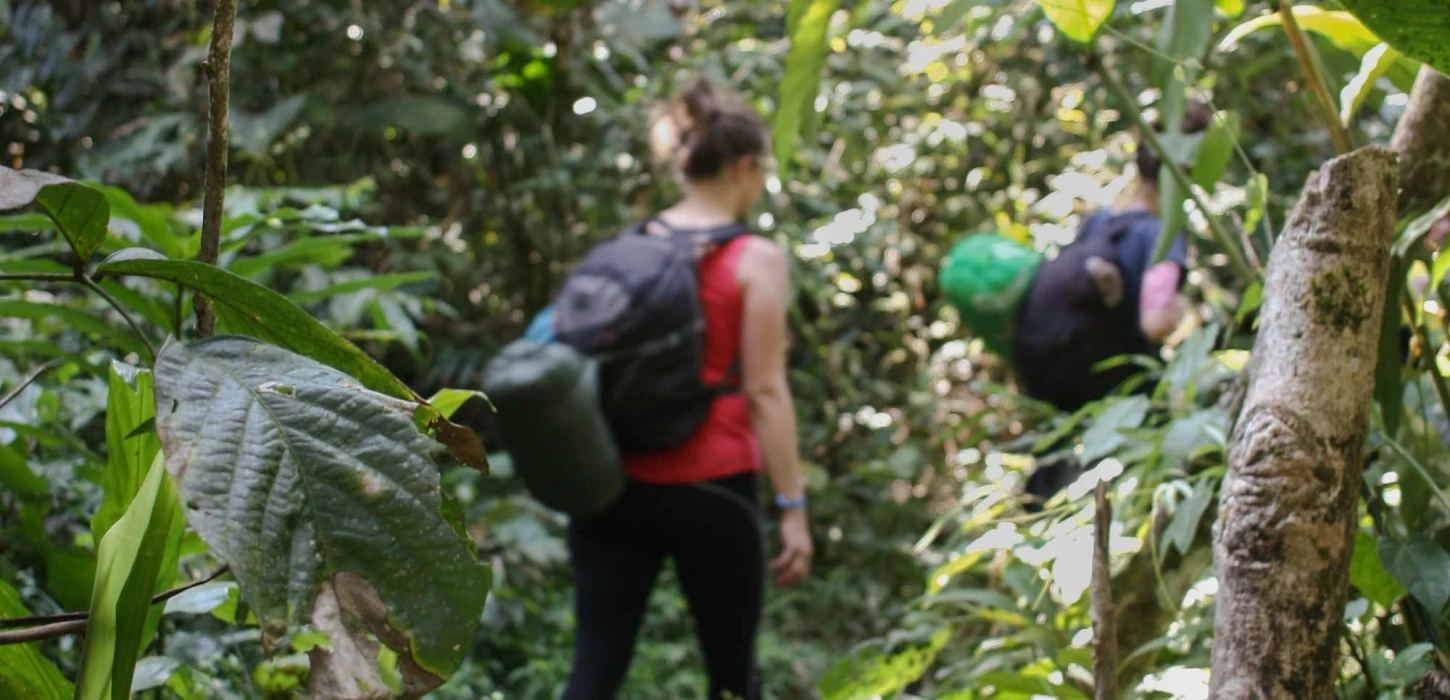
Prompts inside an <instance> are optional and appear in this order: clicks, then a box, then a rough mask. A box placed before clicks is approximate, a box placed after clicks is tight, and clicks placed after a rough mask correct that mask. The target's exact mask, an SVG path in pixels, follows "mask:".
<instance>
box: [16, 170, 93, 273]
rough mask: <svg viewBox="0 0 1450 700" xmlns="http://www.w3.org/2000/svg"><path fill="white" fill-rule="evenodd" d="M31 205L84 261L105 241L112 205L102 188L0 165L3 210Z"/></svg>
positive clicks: (36, 171) (56, 176)
mask: <svg viewBox="0 0 1450 700" xmlns="http://www.w3.org/2000/svg"><path fill="white" fill-rule="evenodd" d="M31 204H35V205H37V206H39V207H40V209H41V211H44V212H45V214H46V216H49V217H50V219H51V221H53V222H55V226H56V228H58V229H60V232H61V233H62V234H64V235H65V238H66V241H67V242H69V243H70V246H71V248H72V249H73V250H75V252H76V255H77V256H78V257H80V259H82V260H85V259H86V258H89V257H90V256H91V254H92V253H94V252H96V249H97V248H99V247H101V243H102V242H104V241H105V240H106V225H107V223H109V222H110V220H111V206H110V204H109V203H107V201H106V196H105V195H103V194H101V192H100V190H97V189H95V188H94V187H90V186H88V185H84V184H81V183H79V182H76V181H74V180H70V179H67V178H63V177H61V176H59V175H52V174H50V173H44V172H40V171H38V170H11V169H10V168H6V167H4V166H0V211H9V210H11V209H19V208H20V207H24V206H29V205H31Z"/></svg>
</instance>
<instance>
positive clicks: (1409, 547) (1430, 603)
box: [1379, 532, 1450, 615]
mask: <svg viewBox="0 0 1450 700" xmlns="http://www.w3.org/2000/svg"><path fill="white" fill-rule="evenodd" d="M1379 555H1380V560H1381V561H1383V562H1384V567H1385V570H1386V571H1389V572H1390V573H1391V574H1394V576H1395V578H1396V579H1398V580H1399V582H1400V583H1401V584H1403V585H1404V586H1405V589H1406V590H1408V591H1409V592H1410V595H1412V596H1414V597H1415V600H1417V601H1419V602H1420V604H1421V605H1424V606H1425V607H1426V608H1429V610H1430V612H1432V613H1435V614H1437V615H1438V614H1439V612H1440V611H1441V610H1443V609H1444V608H1445V602H1446V601H1450V554H1447V553H1446V552H1445V549H1444V548H1443V547H1441V546H1440V543H1439V542H1436V541H1435V540H1434V539H1432V538H1431V537H1430V536H1429V535H1426V534H1424V533H1422V532H1416V533H1415V534H1413V535H1411V536H1410V539H1409V541H1408V542H1400V541H1399V540H1396V539H1394V538H1392V537H1388V536H1385V537H1381V538H1380V541H1379Z"/></svg>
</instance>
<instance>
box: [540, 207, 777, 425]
mask: <svg viewBox="0 0 1450 700" xmlns="http://www.w3.org/2000/svg"><path fill="white" fill-rule="evenodd" d="M650 231H657V232H658V234H655V233H650ZM747 233H748V231H747V230H746V229H745V227H744V226H741V225H739V224H730V225H727V226H722V227H718V228H713V229H703V230H676V229H673V228H671V227H669V226H668V225H666V224H665V223H664V222H663V221H660V220H659V219H658V218H651V219H649V220H647V221H644V222H642V223H639V224H635V225H633V226H630V227H629V228H627V229H625V230H624V231H623V232H622V233H620V234H619V235H618V236H616V237H615V238H613V239H611V240H609V241H606V242H605V243H602V244H600V245H599V246H597V247H595V248H594V249H593V250H591V251H590V252H589V254H588V255H586V256H585V257H584V259H583V260H581V261H580V262H579V265H578V267H576V268H575V269H574V271H573V272H572V273H570V275H569V276H568V277H567V278H566V279H565V281H564V284H563V286H562V287H561V289H560V291H559V295H558V297H557V298H556V300H555V303H554V305H553V307H552V309H553V311H552V313H553V335H554V342H558V343H563V344H565V345H568V346H570V347H572V348H574V349H575V350H577V351H579V352H580V353H582V354H584V355H587V356H589V357H591V358H593V359H595V360H596V361H598V363H599V389H600V399H601V405H602V408H603V410H604V414H605V418H606V419H607V420H608V422H609V425H610V428H611V432H612V433H613V434H614V439H615V441H616V442H617V443H618V445H619V447H620V448H621V449H624V450H639V451H651V450H665V449H669V448H672V447H676V446H678V445H680V444H682V443H684V442H685V441H686V440H688V439H689V438H690V436H691V435H693V434H694V433H695V430H696V429H697V428H698V427H699V426H700V424H701V423H702V422H704V420H705V418H706V417H707V416H709V414H710V409H711V406H712V405H713V404H714V401H715V399H716V398H717V397H719V396H720V395H722V394H724V393H728V392H731V391H735V390H737V389H738V386H739V372H738V368H735V370H734V371H732V372H731V373H730V374H729V375H728V376H727V378H726V381H725V382H724V383H723V384H722V385H720V386H706V385H705V383H704V382H703V381H702V379H701V373H702V371H703V370H704V365H705V314H704V309H703V307H702V306H701V303H700V286H699V280H698V265H699V261H700V259H701V258H702V257H703V256H704V255H706V254H707V253H709V252H710V251H712V250H714V249H716V248H718V247H720V246H723V245H725V244H727V243H729V242H730V241H732V240H734V239H736V238H738V237H739V236H743V235H746V234H747Z"/></svg>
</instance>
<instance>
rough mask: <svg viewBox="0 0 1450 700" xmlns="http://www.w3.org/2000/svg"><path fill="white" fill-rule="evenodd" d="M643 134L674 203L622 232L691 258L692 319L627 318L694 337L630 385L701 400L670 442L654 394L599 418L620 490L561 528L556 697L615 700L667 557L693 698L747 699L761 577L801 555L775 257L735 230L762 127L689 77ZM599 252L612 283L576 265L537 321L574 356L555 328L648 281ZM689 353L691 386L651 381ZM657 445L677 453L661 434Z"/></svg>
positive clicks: (798, 479) (783, 285) (786, 578)
mask: <svg viewBox="0 0 1450 700" xmlns="http://www.w3.org/2000/svg"><path fill="white" fill-rule="evenodd" d="M655 135H656V137H657V138H658V139H659V140H661V142H662V143H663V145H664V147H665V150H666V151H667V152H668V153H669V154H670V156H671V157H672V160H674V161H675V162H676V163H677V164H678V165H679V167H680V168H681V170H682V171H683V174H684V177H685V180H686V194H685V196H684V199H682V200H681V201H680V202H679V203H677V204H675V205H674V206H672V207H670V208H668V209H666V210H664V211H662V212H660V213H659V214H658V215H656V216H654V217H652V218H650V219H649V220H648V221H647V222H646V223H645V224H644V226H643V227H642V229H639V230H634V231H631V232H626V233H625V234H623V236H640V237H646V236H658V237H660V239H657V240H664V241H671V242H673V243H676V244H679V245H680V246H681V247H682V249H683V250H685V251H686V252H683V253H680V255H685V256H689V255H691V254H694V255H695V256H698V257H697V258H689V257H687V258H685V259H687V260H695V259H697V263H695V269H694V272H695V282H696V283H697V285H698V286H697V289H698V300H697V301H698V306H696V307H694V309H693V310H691V309H675V310H664V311H661V312H660V315H661V318H660V319H654V318H650V319H642V322H644V323H646V324H653V325H654V327H657V328H658V327H668V326H667V325H665V324H667V323H669V319H666V318H664V317H665V316H669V317H672V318H675V320H679V319H680V318H697V317H702V318H703V323H704V327H703V341H700V340H699V338H700V329H698V328H695V329H693V330H694V335H682V334H681V333H678V332H677V333H674V334H667V335H664V336H661V337H665V338H670V339H672V340H671V342H670V343H663V344H659V343H657V344H659V345H660V349H659V350H658V354H657V355H656V356H655V358H653V359H648V361H649V362H655V363H656V364H654V365H645V366H646V367H648V369H644V370H640V371H639V372H638V373H637V374H639V375H645V374H652V373H653V376H649V377H647V378H644V379H641V378H639V377H636V378H635V381H636V382H639V381H647V382H653V383H655V384H656V385H661V383H668V382H672V381H677V380H678V381H685V382H686V383H689V382H693V384H691V386H698V385H700V384H703V385H704V388H705V390H706V391H707V392H710V393H709V396H708V398H707V399H706V400H705V401H704V402H703V403H698V404H692V405H700V406H702V407H703V410H702V411H700V416H699V418H698V419H697V420H698V422H690V423H687V424H684V426H685V427H684V428H683V429H678V425H680V421H682V420H695V419H690V418H689V417H688V416H685V415H683V414H686V413H689V409H690V406H688V405H685V406H682V405H676V403H678V394H679V393H680V392H679V391H660V392H657V393H658V394H659V395H660V397H662V398H665V399H668V400H666V401H665V402H663V403H661V402H659V401H656V402H655V403H656V404H657V405H647V406H631V405H625V406H620V407H617V408H614V409H612V410H613V413H612V414H611V424H612V426H611V427H612V428H613V430H614V436H615V439H616V441H618V443H619V446H620V453H621V457H622V464H623V471H624V475H625V477H626V479H625V484H624V487H623V492H622V493H621V494H620V495H619V497H618V498H617V499H616V500H614V501H613V502H612V503H611V504H609V505H608V506H607V507H606V508H604V509H603V510H602V511H601V512H599V513H597V514H592V515H587V516H578V515H576V516H574V517H572V518H571V520H570V524H569V532H568V544H569V552H570V557H571V560H572V563H573V570H574V579H575V587H576V591H577V593H576V601H575V615H576V617H577V620H578V629H577V631H576V632H575V642H574V668H573V672H572V675H571V676H570V678H569V683H568V687H567V688H566V690H565V691H564V696H563V697H564V700H608V699H610V698H614V697H615V695H616V694H617V693H618V691H619V687H620V684H621V683H622V681H623V680H624V677H625V674H626V671H627V670H628V668H629V663H630V659H631V657H632V656H633V654H634V645H635V637H636V635H637V633H638V632H639V628H640V624H641V622H642V620H643V617H644V612H645V607H646V603H647V602H648V600H649V597H650V592H651V591H652V590H653V588H654V585H655V579H656V577H657V576H658V574H659V572H660V568H661V567H662V565H663V564H664V561H665V559H667V558H668V559H670V560H671V561H673V562H674V567H675V572H676V574H677V575H678V577H679V580H680V585H681V586H682V587H683V589H684V594H685V598H686V599H687V600H688V601H689V606H690V612H691V614H692V615H693V616H694V619H695V628H696V632H697V634H698V636H699V639H700V646H701V649H702V651H703V654H704V659H705V665H706V670H707V671H708V673H709V678H710V691H709V693H710V694H709V698H710V700H720V699H721V698H725V697H731V698H741V699H743V700H754V699H755V698H758V697H759V692H760V691H759V679H758V678H757V675H756V668H755V643H756V633H757V628H758V627H759V624H760V618H761V611H762V603H763V598H764V582H765V576H766V569H767V566H768V567H769V568H771V569H773V570H774V571H775V572H776V577H775V582H776V583H777V584H778V585H783V586H789V585H793V584H795V583H798V582H799V581H801V579H803V578H804V577H805V576H806V574H807V573H808V572H809V571H810V566H811V555H812V547H811V540H810V534H809V531H808V530H807V525H806V502H805V491H804V479H803V478H802V474H801V471H800V469H799V464H798V455H797V453H796V449H797V437H796V418H795V409H794V407H793V404H792V399H791V394H790V389H789V387H788V386H787V384H786V306H787V303H788V300H789V297H790V279H789V269H788V259H787V257H786V253H785V251H784V250H782V249H781V248H780V247H779V246H777V245H775V244H774V243H772V242H771V241H769V240H767V239H765V238H762V237H759V236H755V235H751V234H750V233H749V231H748V230H747V229H746V228H745V227H744V226H742V225H741V224H740V223H739V221H740V220H741V219H742V218H744V217H745V216H746V215H747V214H749V213H750V211H751V210H752V209H753V208H754V206H755V203H756V201H757V199H758V198H759V196H760V192H761V191H762V190H763V189H764V184H765V178H766V174H767V171H768V168H769V165H768V163H767V158H768V148H767V138H766V125H765V122H764V121H763V120H762V119H761V117H760V116H759V115H758V114H756V112H755V111H754V110H753V109H752V108H751V107H750V106H749V105H747V104H746V103H744V102H743V101H742V100H740V99H739V98H737V97H735V96H733V95H729V94H726V93H723V92H720V91H717V90H716V89H715V88H713V87H712V86H711V84H710V83H709V82H707V81H705V80H697V81H695V82H693V83H692V84H691V85H690V86H689V87H688V88H687V89H686V90H685V91H684V92H683V93H681V94H680V95H679V96H678V97H677V98H676V100H675V102H674V104H673V106H672V108H671V111H670V112H669V114H668V116H667V117H666V119H664V120H662V121H661V122H660V123H659V124H658V126H657V128H656V134H655ZM626 244H628V242H627V241H626ZM605 245H610V244H605ZM600 250H603V249H602V247H601V249H600ZM615 250H616V251H618V252H617V253H615V254H614V255H615V258H616V259H615V260H614V261H613V263H612V264H613V265H614V267H612V268H608V269H609V270H612V271H605V272H601V273H600V274H598V275H595V276H593V277H590V272H589V271H590V270H595V269H603V268H601V265H603V263H605V262H608V261H605V260H603V259H602V258H600V259H599V260H600V262H597V263H591V261H590V259H589V258H587V257H586V259H585V261H584V262H582V263H581V264H580V267H579V270H578V271H576V273H575V274H576V276H577V277H578V278H579V279H578V280H577V281H566V283H565V287H564V290H563V291H562V292H561V293H560V297H559V301H558V303H557V304H556V305H555V307H554V310H553V312H552V313H553V319H552V323H553V324H554V327H555V331H556V333H557V335H559V337H560V338H561V339H562V340H563V341H564V342H572V343H573V344H574V345H575V347H581V348H584V349H585V350H586V351H587V350H589V348H588V347H587V346H588V345H590V344H591V343H592V342H594V341H593V340H590V339H588V338H586V337H584V336H585V335H587V334H580V333H578V332H574V333H572V334H571V333H570V332H568V329H570V328H585V327H587V326H588V325H589V324H587V323H584V322H583V320H582V319H580V318H579V315H580V314H601V315H607V314H611V313H614V314H617V313H620V310H619V309H616V308H613V307H612V306H611V301H610V300H611V299H612V298H614V297H615V296H618V298H619V299H620V300H623V299H625V296H626V295H622V294H615V293H614V292H612V291H611V288H612V287H611V285H615V286H617V285H626V286H627V285H628V280H627V279H626V278H627V277H628V276H630V275H641V276H642V275H647V274H650V273H651V272H652V271H645V270H638V269H635V268H637V267H638V266H639V265H640V264H642V263H639V262H637V261H638V260H639V259H640V258H639V256H638V255H636V254H634V253H630V252H629V251H627V250H625V249H623V248H616V249H615ZM591 255H595V254H594V253H591ZM600 255H609V254H608V253H600ZM626 258H627V259H626ZM606 267H607V266H606ZM668 281H669V280H663V281H662V282H661V283H664V282H668ZM690 301H691V302H694V301H696V300H693V299H692V300H690ZM621 303H623V302H621ZM636 303H637V304H648V303H649V301H648V300H645V301H642V302H640V301H637V302H636ZM580 309H582V310H580ZM692 313H693V314H695V315H696V316H691V315H690V314H692ZM596 325H597V324H596ZM571 335H573V336H574V337H573V338H571V337H570V336H571ZM604 335H606V336H609V335H610V334H608V333H606V334H604ZM581 338H583V339H582V340H581ZM610 341H611V338H603V339H602V340H600V341H599V342H610ZM675 341H678V342H675ZM692 342H703V349H702V351H703V365H704V366H703V377H700V376H696V377H671V376H658V375H659V373H660V371H662V370H660V368H661V367H663V366H662V365H659V364H658V363H659V362H661V361H663V360H660V359H658V358H661V357H668V355H669V353H672V352H675V349H674V348H676V347H679V346H681V344H682V343H684V344H688V343H692ZM617 352H619V351H616V352H615V353H614V354H617ZM640 352H642V353H643V352H651V351H646V350H641V351H640ZM605 354H611V353H605ZM697 357H698V356H697ZM678 366H679V367H686V366H688V363H686V362H681V363H679V365H678ZM631 371H632V370H629V369H628V364H627V363H626V364H625V365H623V366H622V367H621V368H620V369H611V368H610V365H609V364H608V363H607V362H606V363H604V364H603V365H602V369H601V375H600V376H601V384H602V385H603V386H604V392H605V395H606V396H608V395H609V393H610V389H609V386H610V385H614V386H626V385H625V384H624V383H625V382H628V381H630V380H629V379H627V378H625V377H623V376H617V375H620V374H622V373H628V372H631ZM681 386H684V384H681ZM626 389H628V387H626ZM670 401H675V403H670ZM625 403H626V404H628V403H632V402H625ZM667 433H674V434H680V435H683V436H684V440H683V442H678V441H677V440H674V439H668V440H666V439H662V438H660V436H661V435H665V434H667ZM644 445H651V446H653V447H652V448H651V449H644V448H642V447H641V446H644ZM660 445H668V446H666V447H663V448H661V447H660ZM762 467H763V468H764V470H765V471H766V472H767V474H768V475H769V477H770V480H771V482H772V483H773V485H774V487H775V500H774V504H775V506H776V508H777V509H778V510H779V512H780V518H781V521H780V542H781V552H780V555H779V557H777V558H776V559H775V560H774V561H770V562H767V561H766V554H765V549H764V547H763V542H762V540H761V514H760V508H759V494H758V491H757V475H758V473H759V472H760V470H761V469H762ZM727 694H728V695H727Z"/></svg>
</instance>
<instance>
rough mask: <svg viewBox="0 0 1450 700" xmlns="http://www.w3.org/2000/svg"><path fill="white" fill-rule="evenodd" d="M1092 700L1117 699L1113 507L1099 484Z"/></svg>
mask: <svg viewBox="0 0 1450 700" xmlns="http://www.w3.org/2000/svg"><path fill="white" fill-rule="evenodd" d="M1093 498H1094V500H1095V501H1096V506H1097V507H1096V508H1095V509H1094V510H1095V511H1096V512H1095V513H1094V515H1093V577H1092V593H1091V595H1092V616H1093V647H1094V649H1095V653H1094V654H1093V697H1094V698H1095V699H1096V700H1117V698H1118V611H1117V609H1116V607H1115V606H1114V605H1113V577H1112V571H1111V569H1110V567H1109V562H1108V534H1109V531H1110V530H1111V529H1112V525H1113V506H1112V505H1111V504H1109V503H1108V485H1107V482H1106V481H1099V482H1098V486H1097V489H1096V490H1095V491H1094V492H1093Z"/></svg>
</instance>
